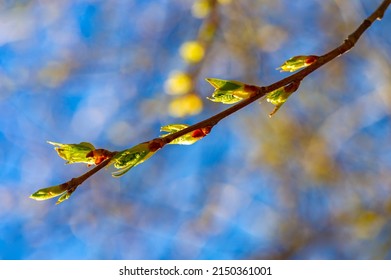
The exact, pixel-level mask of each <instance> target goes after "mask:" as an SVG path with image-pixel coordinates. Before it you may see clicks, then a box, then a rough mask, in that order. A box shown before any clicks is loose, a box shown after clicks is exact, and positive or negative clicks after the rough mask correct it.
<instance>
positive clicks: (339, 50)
mask: <svg viewBox="0 0 391 280" xmlns="http://www.w3.org/2000/svg"><path fill="white" fill-rule="evenodd" d="M390 3H391V0H385V1H383V2H382V3H381V4H380V5H379V7H378V8H377V9H376V10H375V11H374V12H373V13H372V14H371V15H370V16H369V17H368V18H366V19H365V20H364V21H363V22H362V23H361V24H360V26H359V27H358V28H357V29H356V30H355V31H354V32H353V33H352V34H350V35H349V36H348V37H347V38H346V39H345V40H344V42H343V43H342V44H341V45H340V46H338V47H336V48H335V49H333V50H331V51H329V52H328V53H326V54H324V55H322V56H319V57H318V59H317V60H316V61H315V62H314V63H313V64H311V65H309V66H307V67H306V68H304V69H303V70H301V71H299V72H297V73H295V74H293V75H290V76H288V77H286V78H284V79H282V80H280V81H278V82H275V83H273V84H271V85H268V86H264V87H259V86H250V87H251V90H252V94H251V95H250V97H249V98H247V99H244V100H243V101H241V102H240V103H238V104H236V105H233V106H231V107H229V108H228V109H226V110H224V111H222V112H220V113H218V114H216V115H214V116H212V117H210V118H207V119H205V120H203V121H200V122H198V123H196V124H194V125H192V126H189V127H186V128H185V129H182V130H180V131H177V132H175V133H171V134H168V135H166V136H164V137H159V138H155V139H152V140H150V141H148V142H145V143H143V144H148V148H149V151H148V153H149V152H152V153H154V152H156V151H157V150H159V149H161V148H163V147H164V146H165V145H166V144H168V143H170V142H172V141H174V140H175V139H177V138H179V137H181V136H184V135H185V134H188V133H190V132H193V131H195V130H197V129H203V128H208V132H209V130H210V129H212V128H213V127H214V126H215V125H216V124H218V123H219V122H220V121H221V120H222V119H224V118H226V117H228V116H230V115H232V114H233V113H235V112H237V111H239V110H240V109H242V108H244V107H246V106H247V105H249V104H251V103H253V102H254V101H256V100H258V99H260V98H261V97H263V96H265V95H266V94H267V93H270V92H272V91H275V90H277V89H279V88H282V87H284V86H287V85H293V84H297V85H298V84H299V83H300V82H301V81H302V80H303V79H304V78H305V77H307V76H308V75H309V74H311V73H312V72H314V71H315V70H317V69H318V68H320V67H322V66H323V65H325V64H327V63H328V62H330V61H332V60H333V59H335V58H337V57H338V56H340V55H342V54H344V53H346V52H347V51H349V50H350V49H352V48H353V47H354V46H355V44H356V43H357V41H358V40H359V38H360V37H361V35H362V34H363V33H364V32H365V31H366V30H367V29H368V28H369V27H370V26H371V25H372V23H373V22H374V21H375V20H380V19H381V18H382V17H383V16H384V13H385V11H386V10H387V8H388V6H389V5H390ZM247 86H249V85H247ZM125 151H127V150H125ZM117 154H118V152H110V153H109V154H108V156H107V157H106V159H105V160H104V161H103V162H101V163H100V164H98V165H97V166H96V167H94V168H93V169H91V170H89V171H88V172H86V173H85V174H83V175H81V176H79V177H76V178H72V179H71V180H69V181H68V182H66V183H63V184H61V185H60V186H61V188H62V189H63V190H66V191H67V192H68V193H69V194H71V193H72V192H73V191H75V190H76V188H77V187H78V186H79V185H80V184H82V183H83V182H84V181H85V180H87V179H88V178H89V177H91V176H92V175H94V174H95V173H97V172H98V171H100V170H101V169H102V168H104V167H105V166H107V165H109V164H110V163H112V159H113V157H114V156H115V155H117Z"/></svg>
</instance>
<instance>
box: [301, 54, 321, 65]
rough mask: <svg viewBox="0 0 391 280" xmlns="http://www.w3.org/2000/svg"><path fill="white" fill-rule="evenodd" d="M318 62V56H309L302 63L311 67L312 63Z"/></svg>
mask: <svg viewBox="0 0 391 280" xmlns="http://www.w3.org/2000/svg"><path fill="white" fill-rule="evenodd" d="M317 60H318V56H316V55H310V56H308V57H307V58H306V60H305V61H304V63H305V64H306V65H311V64H312V63H314V62H315V61H317Z"/></svg>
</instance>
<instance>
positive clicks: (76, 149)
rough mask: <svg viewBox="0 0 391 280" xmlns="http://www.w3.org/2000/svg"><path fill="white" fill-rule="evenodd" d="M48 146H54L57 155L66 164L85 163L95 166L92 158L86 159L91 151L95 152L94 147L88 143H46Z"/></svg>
mask: <svg viewBox="0 0 391 280" xmlns="http://www.w3.org/2000/svg"><path fill="white" fill-rule="evenodd" d="M47 142H48V143H49V144H51V145H53V146H55V148H54V149H55V150H56V151H57V154H58V155H59V156H60V157H61V158H63V159H64V160H66V163H67V164H70V163H76V162H81V163H87V164H95V159H94V158H93V157H87V154H89V153H90V152H91V151H93V150H95V147H94V146H93V145H92V144H91V143H88V142H81V143H80V144H61V143H56V142H51V141H47Z"/></svg>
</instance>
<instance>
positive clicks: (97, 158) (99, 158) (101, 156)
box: [86, 149, 111, 165]
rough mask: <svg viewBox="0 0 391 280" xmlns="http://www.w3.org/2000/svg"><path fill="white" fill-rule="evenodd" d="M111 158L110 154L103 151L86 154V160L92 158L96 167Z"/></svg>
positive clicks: (98, 150)
mask: <svg viewBox="0 0 391 280" xmlns="http://www.w3.org/2000/svg"><path fill="white" fill-rule="evenodd" d="M110 156H111V152H109V151H108V150H105V149H96V150H93V151H91V152H89V153H88V154H86V158H90V157H92V158H94V163H95V164H96V165H98V164H100V163H102V162H103V161H104V160H106V159H108V158H109V157H110Z"/></svg>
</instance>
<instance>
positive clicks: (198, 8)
mask: <svg viewBox="0 0 391 280" xmlns="http://www.w3.org/2000/svg"><path fill="white" fill-rule="evenodd" d="M211 8H212V7H211V5H210V0H197V1H195V2H194V4H193V6H192V7H191V14H192V15H193V17H195V18H204V17H206V16H208V15H209V13H210V11H211Z"/></svg>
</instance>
